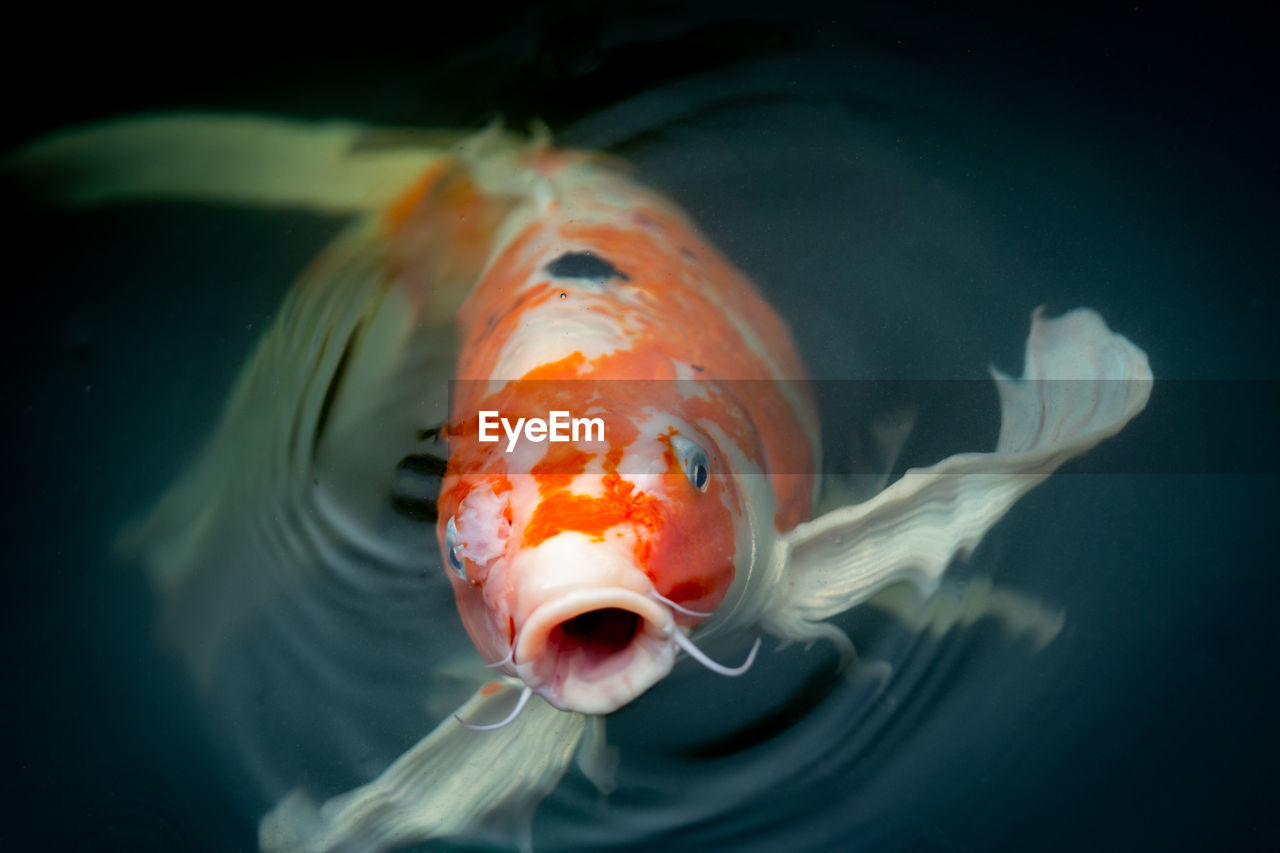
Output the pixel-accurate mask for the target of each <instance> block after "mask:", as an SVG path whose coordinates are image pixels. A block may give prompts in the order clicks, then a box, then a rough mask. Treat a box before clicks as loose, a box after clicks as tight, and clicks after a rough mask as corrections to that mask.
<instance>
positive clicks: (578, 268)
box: [547, 252, 631, 281]
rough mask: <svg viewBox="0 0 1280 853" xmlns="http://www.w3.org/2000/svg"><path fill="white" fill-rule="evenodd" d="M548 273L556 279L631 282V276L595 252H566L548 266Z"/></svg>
mask: <svg viewBox="0 0 1280 853" xmlns="http://www.w3.org/2000/svg"><path fill="white" fill-rule="evenodd" d="M547 272H549V273H550V274H551V275H553V276H555V277H556V278H586V279H592V280H594V281H603V280H604V279H609V278H617V279H621V280H623V281H630V280H631V278H630V276H628V275H627V274H626V273H624V272H622V271H621V270H619V269H618V268H617V267H615V266H614V265H613V264H611V263H609V262H608V261H607V260H605V259H604V258H602V257H600V256H599V255H597V254H595V253H594V252H565V253H564V254H563V255H561V256H560V257H558V258H556V259H555V260H554V261H552V262H551V263H549V264H547Z"/></svg>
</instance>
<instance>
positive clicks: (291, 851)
mask: <svg viewBox="0 0 1280 853" xmlns="http://www.w3.org/2000/svg"><path fill="white" fill-rule="evenodd" d="M522 687H523V685H520V684H518V683H502V682H492V683H490V684H489V685H486V686H485V687H484V688H481V690H480V691H479V692H477V693H476V694H475V696H473V697H472V698H471V699H470V701H468V702H467V703H466V704H465V705H463V706H462V707H461V708H459V709H458V712H457V715H458V716H459V717H461V718H462V719H464V720H469V721H477V722H479V721H487V720H488V719H489V718H494V719H500V718H502V717H503V716H506V714H507V713H508V712H509V711H510V708H511V706H512V704H513V703H514V702H515V701H516V699H517V697H518V695H519V694H520V692H521V689H522ZM589 724H590V718H588V717H586V716H584V715H582V714H575V713H571V712H568V711H559V710H557V709H555V708H553V707H552V706H551V705H549V704H547V702H546V701H545V700H544V699H542V698H541V697H539V696H535V697H534V698H533V700H532V701H531V702H530V703H529V705H528V707H527V708H525V709H524V712H523V713H521V714H520V716H519V717H517V718H516V719H515V720H514V721H512V722H511V723H510V724H509V725H507V726H505V727H503V728H501V729H497V730H494V731H487V732H475V731H468V730H467V729H465V728H464V727H463V726H462V725H461V724H460V723H459V722H458V721H457V720H456V719H455V718H454V717H452V716H450V717H448V718H447V719H445V721H444V722H443V723H441V724H440V725H439V726H438V727H436V730H435V731H433V732H432V733H431V734H430V735H428V736H427V737H425V738H423V739H422V740H421V741H419V742H418V743H417V745H415V746H414V747H413V748H412V749H410V750H409V751H408V752H406V753H405V754H404V755H403V756H401V757H400V758H398V759H397V760H396V761H395V762H394V763H393V764H392V765H391V766H390V767H388V768H387V769H386V771H385V772H383V774H382V775H381V776H379V777H378V778H377V779H374V780H373V781H372V782H370V783H369V784H367V785H364V786H362V787H359V788H356V789H355V790H353V791H348V792H347V793H345V794H341V795H339V796H337V797H334V798H333V799H331V800H329V801H328V802H326V803H324V805H322V806H320V807H319V808H316V806H315V805H314V804H313V803H312V801H311V800H310V799H309V798H308V797H307V796H306V795H305V794H303V793H302V792H300V791H294V792H293V793H291V794H290V795H289V796H288V797H286V798H285V799H284V800H282V801H281V802H280V804H279V805H277V806H276V808H275V809H274V810H273V811H272V812H271V813H269V814H268V815H267V816H266V817H264V818H263V819H262V823H261V825H260V826H259V829H258V843H259V845H260V846H261V848H262V850H264V851H266V853H300V852H301V851H307V853H323V852H324V851H338V850H342V851H351V850H361V851H366V853H374V851H380V850H389V849H392V848H396V847H401V846H405V845H408V844H413V843H416V842H420V841H424V840H426V839H429V838H439V837H459V836H461V837H467V838H486V839H490V840H500V841H503V842H507V843H510V842H512V841H515V842H516V843H518V844H520V845H521V846H522V847H524V848H525V849H528V847H529V835H530V827H531V821H532V818H533V812H534V810H535V809H536V808H537V806H538V803H539V802H541V801H542V798H543V797H545V796H546V795H547V794H548V793H549V792H550V791H551V789H552V788H554V787H555V786H556V784H557V783H558V782H559V781H560V777H561V776H563V775H564V772H565V770H566V769H568V767H569V764H570V762H571V761H572V760H573V757H574V753H575V752H577V751H578V746H579V743H580V742H582V740H583V737H584V735H585V734H586V733H587V731H588V728H589ZM592 739H593V741H597V742H599V741H602V737H600V734H599V733H598V732H597V733H595V734H594V735H593V738H592Z"/></svg>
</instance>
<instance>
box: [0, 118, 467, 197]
mask: <svg viewBox="0 0 1280 853" xmlns="http://www.w3.org/2000/svg"><path fill="white" fill-rule="evenodd" d="M472 136H473V134H462V133H428V132H424V131H409V130H403V131H396V130H389V129H377V128H370V127H367V126H365V125H360V124H356V123H353V122H345V121H326V122H305V121H291V120H288V119H280V118H268V117H265V116H257V115H245V114H215V113H171V114H163V115H153V116H133V117H129V118H123V119H114V120H111V121H106V122H102V123H100V124H94V125H89V126H86V127H76V128H71V129H69V130H64V131H61V132H58V133H54V134H51V135H49V136H46V137H43V138H41V139H38V140H36V141H35V142H32V143H30V144H28V145H27V146H25V147H23V148H20V149H18V150H17V151H15V152H13V153H12V154H10V155H9V156H8V157H6V158H5V160H4V162H3V168H4V171H5V172H6V173H8V174H9V175H11V176H12V177H13V178H14V179H16V180H17V181H19V182H21V183H23V184H26V185H27V186H28V187H29V188H30V190H31V191H32V192H33V194H35V195H36V196H37V197H40V198H44V199H47V200H49V201H54V202H58V203H61V204H74V205H94V204H103V203H109V202H117V201H127V200H145V199H152V200H156V199H177V200H189V201H205V202H219V203H229V204H247V205H256V206H263V207H285V208H298V209H307V210H315V211H322V212H329V213H351V212H359V211H371V210H375V209H377V208H380V207H382V206H383V205H385V204H387V203H388V202H389V201H391V199H392V198H394V197H395V196H396V195H397V194H399V193H400V192H403V191H404V190H405V189H406V188H407V187H408V186H409V185H410V184H411V182H412V181H413V179H414V178H416V177H417V176H418V175H419V174H421V173H422V172H423V171H424V170H426V169H427V168H428V167H430V166H431V164H432V163H434V162H436V161H438V160H440V159H442V158H444V157H447V156H450V155H451V154H452V153H453V152H454V151H455V150H456V149H457V148H458V146H459V145H461V144H462V143H463V142H464V141H466V140H468V139H469V138H471V137H472Z"/></svg>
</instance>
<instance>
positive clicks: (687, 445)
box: [671, 435, 711, 492]
mask: <svg viewBox="0 0 1280 853" xmlns="http://www.w3.org/2000/svg"><path fill="white" fill-rule="evenodd" d="M671 449H672V450H674V451H675V453H676V458H677V459H679V460H680V467H681V468H683V469H684V475H685V476H686V477H688V478H689V483H690V484H692V486H693V487H694V488H695V489H697V490H698V491H700V492H705V491H706V490H707V484H708V483H710V482H711V468H710V466H709V465H708V464H707V454H706V451H704V450H703V449H702V448H701V447H699V446H698V445H697V444H695V443H694V442H692V441H690V440H689V439H687V438H685V437H684V436H682V435H673V436H671Z"/></svg>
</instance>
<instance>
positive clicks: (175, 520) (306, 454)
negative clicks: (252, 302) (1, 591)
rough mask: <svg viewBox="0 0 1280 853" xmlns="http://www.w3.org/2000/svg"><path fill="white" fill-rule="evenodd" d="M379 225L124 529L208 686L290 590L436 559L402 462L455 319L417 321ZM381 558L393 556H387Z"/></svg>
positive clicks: (327, 261)
mask: <svg viewBox="0 0 1280 853" xmlns="http://www.w3.org/2000/svg"><path fill="white" fill-rule="evenodd" d="M385 254H386V246H385V243H384V242H383V240H382V238H381V235H380V232H379V230H378V228H377V227H376V226H375V225H374V224H372V223H366V224H358V225H356V226H354V227H353V228H352V229H351V230H350V231H348V232H347V233H346V234H345V235H343V236H342V237H340V238H339V239H338V240H337V241H336V242H335V243H334V244H333V245H331V246H330V247H329V248H328V249H326V250H325V252H324V253H322V254H321V255H320V257H319V258H317V260H316V261H315V262H314V263H313V265H312V267H311V268H310V269H309V271H308V273H307V274H306V275H304V276H303V278H302V279H301V280H300V282H299V283H298V285H297V286H295V287H294V289H293V290H292V291H291V292H290V295H289V296H288V298H287V299H286V300H285V302H284V304H283V305H282V306H281V309H280V312H279V314H278V315H277V318H276V320H275V322H274V324H273V326H272V328H271V329H270V331H269V332H268V333H267V334H266V335H264V337H263V338H262V340H261V341H260V342H259V344H258V347H257V350H256V351H255V353H254V354H253V356H252V357H251V359H250V360H249V363H248V364H247V365H246V366H245V368H244V370H243V371H242V373H241V375H240V377H239V379H238V380H237V382H236V384H235V386H234V388H233V390H232V392H231V395H230V399H229V400H228V403H227V405H226V408H225V410H224V412H223V414H222V417H221V419H220V421H219V423H218V425H217V427H216V429H215V430H214V431H213V435H212V438H211V439H210V441H209V442H208V444H207V445H206V447H205V448H204V450H203V451H202V452H201V453H200V455H199V456H198V457H197V459H196V461H195V463H194V464H193V465H192V466H191V467H190V468H189V469H188V470H187V471H186V472H185V474H184V475H183V476H182V477H181V478H180V479H179V480H178V481H177V482H176V483H175V485H174V486H173V487H172V488H171V489H170V490H169V492H168V493H167V494H165V496H164V497H163V499H162V500H161V501H160V502H159V504H158V505H157V506H156V508H155V509H154V510H153V512H152V513H151V515H150V517H149V518H147V519H146V521H145V522H144V523H142V524H139V525H135V526H134V527H132V528H131V529H129V530H127V531H125V533H124V534H122V536H121V537H120V540H119V543H118V547H119V549H120V550H121V551H122V552H123V553H124V555H125V556H126V557H129V558H133V559H139V560H141V561H142V562H143V563H144V564H145V566H146V568H147V571H148V573H149V574H150V575H151V577H152V579H153V580H154V581H155V582H156V583H157V585H158V586H159V588H160V589H161V591H162V593H163V596H164V615H163V620H162V632H163V634H164V635H165V636H166V638H167V639H168V640H169V641H170V642H172V643H174V644H175V645H176V646H177V647H178V648H179V649H180V650H181V651H182V652H183V654H184V656H185V657H186V659H187V662H188V664H189V666H190V667H191V669H192V671H193V673H194V674H195V676H196V679H197V681H198V682H201V683H203V682H204V680H205V679H206V677H207V676H208V675H209V674H210V672H211V669H212V667H213V666H214V665H215V664H216V661H217V659H218V657H219V655H220V654H221V652H222V650H223V648H224V647H225V645H226V644H227V643H229V642H231V641H233V640H234V639H235V637H236V635H237V633H238V632H239V631H240V630H241V628H242V627H243V626H244V625H245V624H246V620H248V619H250V618H251V617H252V616H253V615H254V614H255V613H256V612H258V611H259V610H260V608H262V607H263V606H265V605H266V604H267V603H268V602H269V601H270V600H272V599H273V598H274V597H275V596H276V595H278V594H279V593H280V592H281V591H282V590H284V589H286V588H290V587H292V588H295V589H296V588H297V586H298V585H303V586H312V587H314V586H315V585H316V584H326V583H328V584H330V586H331V587H334V588H339V587H342V586H345V587H346V588H347V589H348V591H347V593H346V595H347V596H348V597H349V596H350V589H351V588H352V587H354V588H361V586H362V585H363V584H364V583H365V580H364V579H365V578H368V577H371V576H373V575H374V574H377V573H378V572H379V571H382V573H383V574H386V572H387V570H394V571H396V572H397V574H401V575H404V574H408V575H410V576H412V575H414V574H416V575H418V576H420V575H421V574H422V572H424V571H426V568H427V567H429V566H430V565H431V560H430V558H429V556H428V555H429V553H430V551H429V550H428V549H427V546H428V545H429V543H431V542H433V541H434V535H433V533H432V532H430V531H426V532H424V530H425V528H426V527H427V525H424V524H423V523H422V522H421V521H410V520H408V519H404V518H400V517H398V516H397V515H396V514H395V513H394V512H393V511H391V509H390V506H391V503H390V502H391V495H392V488H393V485H394V483H395V480H396V475H397V464H398V463H399V461H400V460H401V459H402V458H404V457H405V456H407V455H409V454H412V453H415V452H417V451H418V448H420V447H421V442H420V440H419V436H418V430H419V429H421V428H423V427H426V426H430V425H435V424H439V423H441V422H443V421H444V420H445V417H446V413H447V406H448V400H447V395H448V384H447V382H448V377H449V375H451V372H452V369H453V364H454V346H453V342H452V339H451V337H450V329H449V327H448V326H444V327H429V326H419V325H417V324H418V322H419V320H420V318H419V317H417V316H415V312H414V309H413V307H412V297H411V295H410V294H406V292H405V291H404V290H403V289H401V288H398V287H395V286H393V285H392V284H390V283H389V282H387V280H386V276H385V265H386V259H385ZM379 567H382V569H379Z"/></svg>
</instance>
